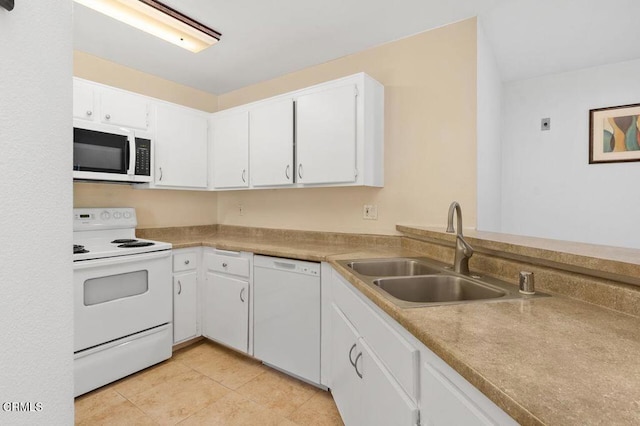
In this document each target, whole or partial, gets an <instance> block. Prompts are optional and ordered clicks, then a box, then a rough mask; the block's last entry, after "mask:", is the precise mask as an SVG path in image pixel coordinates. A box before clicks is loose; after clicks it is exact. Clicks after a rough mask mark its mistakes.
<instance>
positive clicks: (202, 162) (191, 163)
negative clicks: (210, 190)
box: [155, 104, 208, 188]
mask: <svg viewBox="0 0 640 426" xmlns="http://www.w3.org/2000/svg"><path fill="white" fill-rule="evenodd" d="M156 123H157V124H156V141H155V167H156V173H155V183H156V185H157V186H183V187H191V188H206V187H207V129H208V122H207V117H206V115H204V114H199V113H197V112H195V111H192V110H190V109H188V108H180V107H178V106H172V105H164V104H161V105H158V106H157V107H156Z"/></svg>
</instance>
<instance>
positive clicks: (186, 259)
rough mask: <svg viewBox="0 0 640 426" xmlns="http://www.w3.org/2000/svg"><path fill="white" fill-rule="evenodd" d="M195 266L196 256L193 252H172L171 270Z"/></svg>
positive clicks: (194, 267) (188, 269)
mask: <svg viewBox="0 0 640 426" xmlns="http://www.w3.org/2000/svg"><path fill="white" fill-rule="evenodd" d="M197 267H198V257H197V254H196V253H195V252H190V253H174V254H173V272H180V271H190V270H192V269H196V268H197Z"/></svg>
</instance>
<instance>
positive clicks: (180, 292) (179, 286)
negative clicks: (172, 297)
mask: <svg viewBox="0 0 640 426" xmlns="http://www.w3.org/2000/svg"><path fill="white" fill-rule="evenodd" d="M178 294H182V283H181V282H180V280H178Z"/></svg>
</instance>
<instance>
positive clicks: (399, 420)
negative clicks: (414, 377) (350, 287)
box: [331, 304, 418, 426]
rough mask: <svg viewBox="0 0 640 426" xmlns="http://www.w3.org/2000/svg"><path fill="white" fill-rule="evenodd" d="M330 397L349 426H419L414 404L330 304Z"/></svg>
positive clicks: (363, 341)
mask: <svg viewBox="0 0 640 426" xmlns="http://www.w3.org/2000/svg"><path fill="white" fill-rule="evenodd" d="M331 308H332V309H331V312H332V330H331V335H332V342H331V344H332V346H331V347H332V351H331V393H332V394H333V398H334V400H335V402H336V405H337V406H338V410H339V411H340V415H341V416H342V420H343V421H344V423H345V424H346V425H347V426H350V425H354V426H357V425H380V426H383V425H384V426H386V425H398V426H400V425H406V426H413V425H416V424H418V408H417V404H416V403H415V402H414V401H413V400H412V399H411V398H409V396H408V395H407V394H406V393H405V392H404V391H403V390H402V388H401V387H400V385H399V384H398V382H397V381H396V379H395V378H394V377H393V375H392V374H391V373H390V372H389V371H388V370H387V368H386V367H385V366H384V365H383V363H382V361H380V359H379V358H378V357H377V356H376V354H375V352H374V351H373V349H372V348H371V347H370V346H369V344H368V343H367V341H366V340H365V339H364V338H362V337H361V336H360V334H359V333H358V331H357V330H356V329H355V328H354V327H353V325H352V324H351V322H350V321H349V320H348V319H347V317H346V316H345V314H344V313H343V312H342V311H341V310H340V308H339V307H338V306H337V305H335V304H332V307H331Z"/></svg>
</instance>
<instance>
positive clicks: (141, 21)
mask: <svg viewBox="0 0 640 426" xmlns="http://www.w3.org/2000/svg"><path fill="white" fill-rule="evenodd" d="M75 2H76V3H80V4H82V5H84V6H86V7H88V8H91V9H93V10H96V11H98V12H100V13H104V14H105V15H107V16H110V17H111V18H114V19H117V20H118V21H121V22H124V23H125V24H128V25H131V26H132V27H136V28H138V29H139V30H142V31H145V32H147V33H149V34H152V35H154V36H156V37H159V38H161V39H163V40H165V41H168V42H169V43H173V44H175V45H176V46H180V47H182V48H184V49H187V50H190V51H191V52H194V53H197V52H200V51H201V50H204V49H206V48H207V47H209V46H212V45H214V44H215V43H217V42H218V40H219V39H220V36H221V34H220V33H218V32H217V31H214V30H212V29H211V28H208V27H205V26H204V25H202V24H200V23H198V22H196V21H194V20H193V19H191V18H189V17H187V16H184V15H182V14H181V13H179V12H177V11H175V10H173V9H171V8H169V7H167V6H165V5H163V4H161V3H158V2H156V1H155V0H75ZM187 22H188V23H187ZM204 31H206V32H204Z"/></svg>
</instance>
